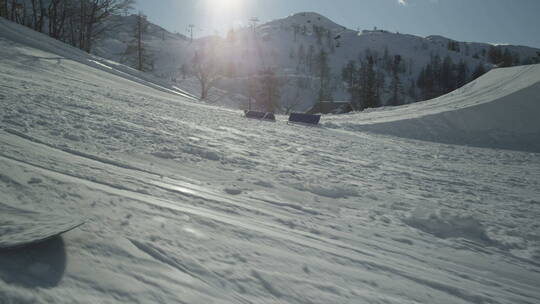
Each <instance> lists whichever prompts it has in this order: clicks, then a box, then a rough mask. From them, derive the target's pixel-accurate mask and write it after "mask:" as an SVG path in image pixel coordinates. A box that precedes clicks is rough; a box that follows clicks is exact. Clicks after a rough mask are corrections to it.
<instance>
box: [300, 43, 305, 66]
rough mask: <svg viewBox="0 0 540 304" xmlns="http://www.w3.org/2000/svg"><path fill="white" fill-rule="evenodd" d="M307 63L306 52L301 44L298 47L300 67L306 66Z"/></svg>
mask: <svg viewBox="0 0 540 304" xmlns="http://www.w3.org/2000/svg"><path fill="white" fill-rule="evenodd" d="M305 61H306V50H305V49H304V45H303V44H300V46H299V47H298V65H302V64H305Z"/></svg>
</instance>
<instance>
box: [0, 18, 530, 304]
mask: <svg viewBox="0 0 540 304" xmlns="http://www.w3.org/2000/svg"><path fill="white" fill-rule="evenodd" d="M89 58H91V59H90V60H89ZM92 60H93V61H92ZM94 61H96V62H100V63H103V64H104V65H107V66H108V67H111V68H105V67H103V66H102V65H100V64H95V63H93V62H94ZM531 69H536V67H533V68H531ZM118 71H122V72H125V71H131V70H129V69H127V68H125V67H123V66H121V65H115V64H113V63H108V62H106V61H103V60H102V59H100V58H97V57H88V55H86V54H84V53H81V52H79V51H77V50H75V49H73V48H70V47H68V46H65V45H62V44H60V43H58V42H55V41H53V40H50V39H49V38H48V37H46V36H43V35H40V34H37V33H35V32H32V31H30V30H27V29H24V28H22V27H20V26H17V25H14V24H12V23H7V22H6V21H4V20H3V19H0V88H1V91H0V206H1V208H2V209H8V208H10V209H24V210H32V211H35V212H43V213H47V214H56V215H58V216H61V217H66V216H74V217H75V216H76V217H77V218H85V219H86V221H85V224H84V225H83V226H81V227H80V228H78V229H76V230H73V231H71V232H69V233H66V234H64V235H63V237H62V238H57V239H54V240H51V241H48V242H44V243H40V244H36V245H33V246H31V247H27V248H24V249H17V250H11V251H5V250H4V251H0V299H1V301H0V302H3V303H4V302H5V303H126V302H128V303H190V304H192V303H204V304H207V303H321V304H322V303H324V304H326V303H400V304H401V303H538V302H539V301H540V291H539V290H540V288H538V287H539V283H538V282H540V229H539V225H538V221H537V219H538V216H539V215H540V200H539V197H540V184H539V181H540V154H538V153H528V152H520V151H511V150H498V149H493V148H475V147H467V146H463V145H448V144H442V143H437V142H428V141H418V140H414V139H407V138H401V137H395V136H388V135H380V134H377V133H372V132H363V131H361V130H360V131H358V130H356V129H354V130H352V131H351V130H349V128H348V127H346V126H345V125H344V128H338V127H339V124H340V123H343V124H345V120H346V119H349V118H350V119H351V120H355V121H358V120H359V119H358V117H356V116H352V115H351V116H350V117H348V118H346V119H344V120H343V121H340V119H341V118H337V117H336V118H331V119H330V120H329V121H330V122H331V123H333V124H334V126H333V128H327V127H322V128H306V127H302V126H297V125H287V124H286V123H285V122H284V119H285V117H278V122H276V123H266V122H258V121H254V120H248V119H244V118H242V117H241V113H240V112H238V111H230V110H225V109H220V108H216V107H210V106H207V105H201V104H199V103H197V102H196V101H194V100H193V99H192V98H189V96H185V95H184V94H182V93H181V92H174V91H171V90H169V89H168V88H166V87H163V86H162V85H160V84H159V83H156V82H153V80H152V79H149V78H143V77H146V76H144V75H141V74H137V73H131V72H129V73H127V72H126V73H119V72H118ZM525 87H527V86H524V88H525ZM164 88H165V89H164ZM434 102H435V103H437V102H438V101H434ZM488 104H489V103H487V102H486V103H483V104H481V105H486V106H487V105H488ZM430 105H431V104H430V103H427V102H426V103H422V104H416V105H414V106H415V107H419V108H422V107H425V108H426V110H425V111H432V110H429V107H430ZM481 105H480V106H481ZM446 107H450V105H447V106H446ZM404 109H407V107H405V108H404ZM396 111H397V110H396ZM400 111H406V110H400ZM433 111H434V110H433ZM380 113H381V114H376V113H372V114H371V115H373V116H372V117H373V120H374V121H375V120H376V119H378V118H376V117H375V116H376V115H379V116H380V117H382V116H384V114H383V113H386V112H384V111H383V112H380ZM441 113H443V112H441ZM439 114H440V113H439ZM360 115H362V114H360ZM403 115H404V114H403ZM441 115H442V114H441ZM360 117H361V116H360ZM380 119H386V120H390V118H388V117H387V118H380ZM330 122H328V121H327V122H326V124H329V123H330ZM355 124H357V123H355ZM7 221H8V219H7V218H6V215H5V214H0V223H5V222H7Z"/></svg>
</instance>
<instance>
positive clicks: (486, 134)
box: [325, 64, 540, 152]
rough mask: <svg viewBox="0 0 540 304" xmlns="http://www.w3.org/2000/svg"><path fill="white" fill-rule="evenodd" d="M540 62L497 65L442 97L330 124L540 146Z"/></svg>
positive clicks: (439, 138) (480, 142)
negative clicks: (499, 66)
mask: <svg viewBox="0 0 540 304" xmlns="http://www.w3.org/2000/svg"><path fill="white" fill-rule="evenodd" d="M539 95H540V65H538V64H537V65H529V66H522V67H513V68H504V69H495V70H492V71H490V72H489V73H488V74H486V75H484V76H483V77H481V78H479V79H477V80H475V81H473V82H471V83H469V84H467V85H466V86H464V87H462V88H460V89H458V90H456V91H454V92H451V93H450V94H447V95H445V96H441V97H439V98H437V99H433V100H429V101H424V102H420V103H416V104H411V105H408V106H403V107H396V108H391V107H389V108H384V109H378V110H372V111H369V112H366V113H361V114H353V115H346V116H340V117H337V116H336V117H332V118H330V119H327V120H326V124H325V125H326V126H328V127H338V128H346V129H349V130H364V131H371V132H377V133H382V134H391V135H396V136H402V137H409V138H415V139H420V140H430V141H436V142H444V143H451V144H460V145H473V146H480V147H492V148H502V149H513V150H523V151H531V152H540V120H538V113H540V102H539V100H538V96H539Z"/></svg>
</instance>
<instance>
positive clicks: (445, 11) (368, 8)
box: [137, 0, 540, 48]
mask: <svg viewBox="0 0 540 304" xmlns="http://www.w3.org/2000/svg"><path fill="white" fill-rule="evenodd" d="M137 1H138V4H137V9H140V10H142V11H143V13H145V14H146V15H148V18H149V19H150V20H151V21H152V22H154V23H156V24H158V25H161V26H163V27H164V28H166V29H168V30H170V31H177V32H180V33H183V34H186V33H187V31H186V28H187V25H188V24H195V25H196V26H197V27H196V30H195V33H194V34H195V36H203V35H209V34H214V33H219V34H223V33H225V32H226V31H227V30H228V29H229V28H230V27H232V26H235V27H238V26H241V25H245V24H246V23H247V20H248V19H249V18H250V17H253V16H256V17H258V18H259V19H260V20H261V21H270V20H273V19H278V18H283V17H286V16H288V15H291V14H293V13H297V12H302V11H314V12H318V13H320V14H322V15H324V16H326V17H328V18H330V19H331V20H333V21H334V22H336V23H338V24H340V25H343V26H346V27H348V28H351V29H357V28H360V29H368V28H369V29H370V28H373V27H374V26H377V27H378V28H381V29H386V30H389V31H399V32H401V33H407V34H415V35H420V36H428V35H442V36H446V37H448V38H452V39H456V40H460V41H475V42H490V43H509V44H519V45H528V46H534V47H539V48H540V0H137Z"/></svg>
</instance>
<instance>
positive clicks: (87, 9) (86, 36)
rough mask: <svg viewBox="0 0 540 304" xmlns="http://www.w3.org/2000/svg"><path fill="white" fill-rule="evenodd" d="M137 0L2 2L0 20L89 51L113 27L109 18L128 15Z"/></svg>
mask: <svg viewBox="0 0 540 304" xmlns="http://www.w3.org/2000/svg"><path fill="white" fill-rule="evenodd" d="M134 4H135V0H0V17H4V18H6V19H8V20H11V21H13V22H16V23H19V24H22V25H25V26H27V27H29V28H32V29H34V30H36V31H38V32H41V33H45V34H47V35H49V36H50V37H52V38H54V39H58V40H61V41H63V42H65V43H68V44H70V45H72V46H74V47H77V48H79V49H81V50H83V51H85V52H88V53H89V52H90V51H91V50H92V48H93V47H94V44H95V42H96V40H97V39H99V38H100V37H101V36H102V35H103V34H104V33H105V32H106V31H107V30H109V29H111V27H113V26H114V25H113V24H110V23H107V21H108V19H109V17H111V16H113V15H117V14H121V13H127V12H128V11H129V10H131V9H132V8H133V5H134Z"/></svg>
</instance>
